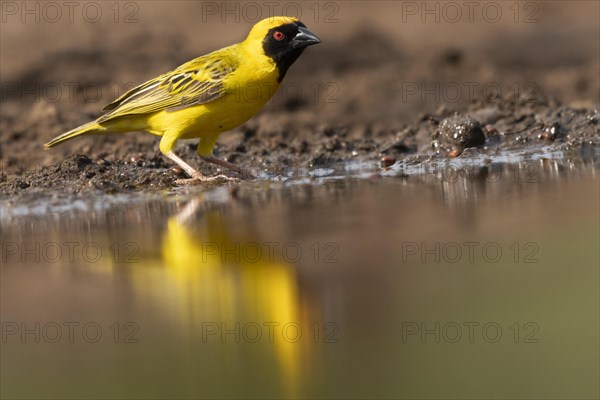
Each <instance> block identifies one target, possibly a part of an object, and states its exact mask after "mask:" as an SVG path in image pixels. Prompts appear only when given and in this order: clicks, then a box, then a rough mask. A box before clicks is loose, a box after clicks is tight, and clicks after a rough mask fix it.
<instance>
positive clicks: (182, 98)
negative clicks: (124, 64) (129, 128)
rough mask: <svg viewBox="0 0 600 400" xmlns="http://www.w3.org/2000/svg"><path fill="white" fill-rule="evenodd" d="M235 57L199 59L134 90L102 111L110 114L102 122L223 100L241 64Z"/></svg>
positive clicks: (218, 55)
mask: <svg viewBox="0 0 600 400" xmlns="http://www.w3.org/2000/svg"><path fill="white" fill-rule="evenodd" d="M223 50H226V49H223ZM231 54H232V52H223V51H222V50H221V51H218V52H214V53H211V54H208V55H206V56H203V57H199V58H196V59H195V60H192V61H190V62H188V63H185V64H183V65H182V66H180V67H178V68H177V69H175V70H173V71H171V72H168V73H166V74H163V75H161V76H159V77H158V78H155V79H152V80H150V81H148V82H146V83H144V84H142V85H140V86H138V87H136V88H134V89H131V90H130V91H129V92H127V93H125V94H124V95H123V96H121V97H119V98H118V99H117V100H115V101H114V102H112V103H110V104H109V105H107V106H106V107H104V108H103V109H102V111H105V112H107V114H105V115H103V116H102V117H100V119H99V120H98V121H99V122H104V121H107V120H111V119H115V118H119V117H123V116H128V115H138V114H148V113H153V112H156V111H161V110H166V111H175V110H180V109H182V108H186V107H190V106H194V105H199V104H205V103H208V102H211V101H213V100H216V99H218V98H220V97H221V96H223V94H224V93H225V84H224V79H225V78H226V77H227V76H228V75H229V74H231V73H232V72H234V71H235V70H236V69H237V67H238V65H239V62H238V60H237V59H236V58H235V57H232V56H231Z"/></svg>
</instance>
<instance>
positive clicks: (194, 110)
mask: <svg viewBox="0 0 600 400" xmlns="http://www.w3.org/2000/svg"><path fill="white" fill-rule="evenodd" d="M236 51H240V52H241V53H242V54H241V55H242V59H243V60H244V62H242V63H241V65H240V66H239V67H238V68H237V69H236V70H235V71H234V72H232V73H231V74H230V75H229V76H227V77H226V78H225V79H224V83H225V94H224V95H223V96H222V97H220V98H219V99H217V100H214V101H212V102H209V103H206V104H201V105H198V106H190V107H186V108H183V109H179V110H175V111H168V110H163V111H159V112H157V113H155V114H154V115H152V116H151V117H150V118H148V121H147V124H148V128H147V129H148V131H150V132H151V133H154V134H156V135H159V136H163V135H166V134H169V133H172V134H175V135H176V136H177V138H178V139H192V138H201V137H203V136H209V135H215V134H219V133H222V132H225V131H228V130H231V129H233V128H235V127H237V126H239V125H241V124H243V123H244V122H246V121H248V120H249V119H250V118H252V117H253V116H254V115H255V114H256V113H258V112H259V111H260V110H261V108H263V107H264V105H265V104H266V103H267V102H268V101H269V100H270V99H271V98H272V97H273V95H274V94H275V92H276V91H277V89H278V88H279V86H280V83H279V82H278V77H279V71H278V70H277V67H276V65H275V63H274V62H273V61H272V60H271V59H270V58H268V57H265V56H264V55H262V54H260V55H257V54H243V53H248V52H249V51H250V52H251V51H253V49H240V48H238V49H236Z"/></svg>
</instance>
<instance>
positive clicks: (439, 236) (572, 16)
mask: <svg viewBox="0 0 600 400" xmlns="http://www.w3.org/2000/svg"><path fill="white" fill-rule="evenodd" d="M0 4H1V7H2V24H1V33H2V34H1V35H0V47H1V51H2V57H1V58H0V81H1V82H2V88H1V89H2V93H1V101H2V103H1V104H2V109H1V111H0V161H1V162H2V165H3V167H4V168H8V169H9V170H10V173H15V171H17V172H16V174H17V175H18V174H20V173H21V172H20V170H19V169H18V168H17V169H14V168H13V167H14V165H19V166H20V167H19V168H23V169H25V170H27V169H29V170H31V169H32V168H36V166H40V165H41V166H48V165H53V164H57V163H60V162H62V160H63V158H64V157H65V156H68V155H72V154H89V155H90V157H92V158H93V160H94V163H100V164H99V165H100V167H98V168H101V165H102V164H101V160H103V159H107V160H109V161H114V160H119V159H126V160H129V158H130V157H131V155H132V154H133V153H137V152H144V153H148V154H150V153H152V152H156V151H157V150H156V139H155V138H154V137H151V136H150V135H140V134H137V135H136V134H133V135H125V136H122V137H118V138H114V137H109V138H97V139H94V141H92V140H91V139H89V138H86V139H82V140H81V141H74V142H72V143H71V142H70V143H68V144H66V145H65V146H64V147H61V148H59V149H57V150H56V151H53V152H43V151H41V150H40V146H41V143H43V142H45V141H47V140H48V139H50V138H51V137H53V136H54V135H56V134H59V133H61V132H63V131H65V130H67V129H69V128H71V127H73V126H76V125H77V124H80V123H83V122H85V121H87V120H89V119H91V118H95V117H97V116H98V115H99V114H100V109H101V108H102V106H103V105H105V104H107V103H108V102H110V101H111V100H113V99H114V98H115V97H117V96H118V95H120V94H122V93H124V92H125V91H126V90H127V89H129V88H131V87H133V86H135V85H137V84H140V83H142V82H144V81H145V80H147V79H150V78H152V77H154V76H156V75H158V74H161V73H163V72H165V71H167V70H170V69H172V68H174V67H176V66H177V65H179V64H181V63H182V62H185V61H187V60H189V59H192V58H194V57H197V56H199V55H202V54H205V53H206V52H209V51H212V50H215V49H218V48H221V47H223V46H226V45H229V44H232V43H235V42H238V41H240V40H242V39H243V38H244V37H245V35H246V34H247V32H248V31H249V29H250V28H251V26H252V25H253V24H254V23H255V22H257V21H258V20H260V19H261V18H263V17H267V16H268V15H270V14H274V15H279V14H289V15H292V16H299V17H301V19H302V21H303V22H304V23H305V24H306V25H307V26H308V27H309V28H310V29H311V30H312V31H314V32H315V33H316V34H317V35H319V36H320V37H321V39H322V41H323V43H322V44H321V45H319V46H314V47H311V48H310V49H308V50H307V51H306V52H305V54H304V55H303V56H302V57H301V58H300V59H299V61H298V62H297V63H296V64H295V65H294V66H293V67H292V68H291V70H290V72H289V73H288V75H287V76H286V81H285V84H284V85H283V88H282V91H280V92H279V93H278V94H277V95H276V96H275V99H274V100H273V101H272V102H271V103H270V104H268V106H267V107H266V108H265V110H264V111H262V112H261V113H260V114H259V115H258V116H257V117H256V118H255V119H253V120H251V121H250V122H248V123H247V124H245V125H244V126H243V127H240V128H238V129H236V130H234V131H233V133H231V134H230V135H227V137H224V138H223V144H222V146H224V147H220V148H219V149H221V150H223V149H225V150H229V149H230V148H235V146H237V145H238V142H240V141H243V138H244V137H245V136H247V132H248V131H254V130H255V131H256V137H255V138H256V142H255V145H256V146H258V150H256V149H255V150H252V149H249V150H248V151H247V153H250V155H251V156H252V157H255V158H250V156H248V158H242V161H243V162H247V163H249V165H256V164H258V163H259V160H261V158H259V157H258V156H256V154H259V155H260V156H261V157H265V158H268V157H269V154H271V153H272V154H279V153H276V152H275V150H273V149H271V147H269V146H271V144H270V143H271V142H270V140H271V139H269V138H270V137H272V136H275V137H281V134H282V132H283V133H285V132H288V133H290V132H291V134H290V135H291V137H294V135H296V134H297V135H299V137H302V138H303V140H306V141H307V142H308V144H309V145H310V146H313V145H314V143H316V145H315V146H317V147H318V146H320V145H321V143H325V144H326V145H328V143H329V142H325V141H328V140H331V141H333V139H332V137H330V136H331V135H334V136H333V138H337V137H338V136H335V135H338V133H337V132H338V131H337V130H336V129H345V130H347V131H349V132H350V134H351V135H352V134H353V135H356V136H357V137H362V136H365V135H367V132H376V133H377V135H379V136H377V135H375V136H374V137H373V141H375V142H382V141H384V142H385V143H387V141H390V140H391V141H393V140H395V139H394V138H395V137H397V136H401V134H402V132H405V131H410V130H411V129H413V128H414V127H415V126H418V127H419V128H414V130H415V131H416V132H418V133H417V134H416V135H415V139H414V140H415V142H416V145H415V149H418V154H417V156H419V157H420V156H422V157H429V154H430V152H429V151H430V149H431V129H429V128H427V129H425V128H422V129H421V126H424V124H425V123H427V124H428V123H429V122H427V121H426V120H428V118H429V117H430V116H431V115H432V114H433V115H435V116H447V115H451V114H452V113H453V112H454V111H458V112H464V111H465V110H474V107H476V109H477V110H478V111H479V114H478V115H479V116H485V115H488V114H490V111H489V110H490V108H493V109H494V110H495V111H494V113H495V114H497V115H499V116H500V117H497V118H504V119H503V121H505V122H504V123H505V124H507V125H508V126H510V125H511V124H515V125H517V124H521V125H525V128H523V129H528V131H527V135H525V134H523V135H521V132H514V133H512V134H511V135H512V136H511V135H507V137H509V136H510V138H511V140H513V139H514V143H516V144H518V145H519V146H521V147H519V148H517V151H511V152H508V151H507V152H505V151H504V150H505V149H504V148H501V149H499V150H498V151H495V150H494V149H493V148H492V150H490V151H489V152H488V153H485V154H484V153H482V154H478V153H476V154H475V155H474V156H473V157H471V158H465V159H462V158H457V159H455V160H447V159H445V158H444V159H441V158H435V157H433V158H431V159H429V158H427V159H428V161H429V163H428V164H427V165H426V168H425V167H422V166H421V165H420V164H419V165H417V164H416V162H414V160H411V159H409V158H406V159H405V158H401V159H399V162H398V163H396V164H394V166H392V167H391V168H387V169H382V168H380V165H379V163H378V161H379V156H377V157H376V158H368V159H367V158H365V159H358V160H355V161H354V162H350V163H345V164H343V165H341V166H340V165H338V164H336V165H315V163H314V162H312V161H310V159H308V160H309V161H307V162H306V164H302V166H303V167H305V168H306V169H302V170H300V171H296V174H297V173H298V172H300V177H298V176H296V175H294V179H291V178H289V176H288V175H286V174H285V173H284V174H283V175H281V176H279V175H278V176H276V177H273V176H270V177H269V179H265V180H261V181H259V182H254V183H247V184H241V185H239V186H238V187H235V188H229V187H222V188H216V189H214V190H208V189H207V190H204V189H202V188H200V189H195V190H182V189H168V190H167V189H165V190H161V191H152V192H132V193H119V194H112V195H111V194H106V193H98V192H94V191H92V192H90V193H87V192H86V193H83V194H81V193H74V194H73V193H71V191H69V190H68V186H69V185H70V184H71V183H73V182H75V183H76V184H77V186H76V187H77V188H78V189H77V191H79V190H80V189H79V187H80V186H79V185H81V184H82V183H81V182H84V183H85V184H86V185H87V181H88V180H91V179H92V178H91V176H87V175H86V172H85V171H88V170H84V171H83V172H81V171H82V170H80V169H77V168H76V167H77V166H75V167H73V171H72V173H73V174H74V176H76V177H77V178H76V180H75V179H74V181H73V182H70V181H68V182H67V183H65V186H66V187H67V188H66V189H64V190H63V189H60V190H46V191H45V192H35V191H33V192H32V195H31V196H29V197H18V196H14V197H11V196H6V195H3V199H2V208H1V211H2V212H1V216H0V221H1V223H2V239H1V246H2V247H1V248H2V260H1V261H2V267H1V270H0V272H1V279H0V285H1V300H2V301H1V304H0V310H1V315H2V327H1V334H2V335H1V339H2V342H1V346H2V351H1V355H0V362H1V364H0V365H1V378H2V379H1V381H2V385H1V386H2V388H1V390H2V397H3V398H100V397H101V398H344V399H346V398H365V397H368V398H411V399H413V398H478V399H479V398H556V399H559V398H560V399H562V398H590V399H592V398H598V396H599V395H600V393H599V387H598V376H599V375H600V367H599V361H598V360H599V357H598V355H599V341H598V338H599V331H598V329H599V317H598V316H599V315H600V312H599V311H600V310H599V296H600V289H599V285H600V281H599V271H598V265H599V262H600V259H599V253H598V243H599V239H600V237H599V235H600V232H599V229H598V228H599V226H598V221H599V219H600V212H599V209H598V204H599V201H600V199H599V194H600V190H599V181H598V148H597V146H594V143H596V144H597V137H598V128H597V123H598V114H597V111H594V110H597V108H598V104H600V80H599V79H598V70H599V69H600V57H599V55H600V37H599V32H600V28H599V24H600V20H599V18H598V15H600V5H599V3H598V2H593V1H569V2H560V1H547V2H538V1H523V2H516V1H515V2H512V1H495V2H494V1H489V2H487V1H485V2H475V4H473V3H470V2H460V1H459V2H445V1H431V2H421V1H419V2H412V1H398V2H390V1H369V2H366V1H364V2H362V1H322V2H316V1H315V2H312V1H306V2H304V1H303V2H260V1H259V2H222V1H217V2H195V1H120V2H104V1H96V2H94V1H91V2H72V3H69V4H72V5H69V6H67V5H65V4H63V3H62V2H35V1H33V2H21V1H18V2H11V1H2V3H0ZM71 7H72V8H71ZM270 11H272V13H271V12H270ZM457 88H458V91H457ZM286 90H287V91H286ZM523 99H525V100H527V99H532V100H534V103H535V104H534V105H533V106H531V107H529V106H527V107H523V108H519V107H521V103H520V102H522V101H523ZM525 103H526V102H525ZM515 104H517V106H515ZM565 109H569V110H571V111H563V110H565ZM482 110H483V111H482ZM573 110H575V111H573ZM486 113H487V114H486ZM485 118H488V117H485ZM485 118H484V119H485ZM553 118H562V119H561V121H562V123H563V124H565V126H568V127H569V129H571V130H572V131H571V132H583V133H581V135H580V136H577V135H578V134H579V133H577V134H575V133H572V136H568V135H565V137H564V138H562V139H561V140H559V141H558V142H560V143H557V144H556V145H548V143H545V142H535V143H533V145H534V147H522V146H524V145H525V144H527V145H531V144H532V143H531V142H527V140H525V139H523V137H526V138H534V137H537V136H538V135H539V133H540V132H541V131H543V129H545V128H544V127H545V125H544V124H545V123H546V122H547V120H548V121H552V120H553ZM594 118H595V119H594ZM530 120H531V121H532V122H531V123H530ZM569 121H571V122H569ZM582 121H583V122H582ZM594 121H595V122H594ZM584 122H585V123H584ZM536 123H540V124H541V125H540V126H541V128H539V127H538V125H536ZM421 124H423V125H421ZM569 124H570V125H569ZM521 125H519V126H521ZM427 126H428V127H429V125H427ZM340 127H342V128H340ZM534 128H535V129H537V130H535V129H534ZM328 129H332V130H333V132H334V133H332V134H331V135H330V134H328V133H327V132H329V131H328ZM540 129H541V130H540ZM578 129H580V130H578ZM486 132H487V131H486ZM519 135H521V136H519ZM528 135H529V136H528ZM586 135H587V136H586ZM224 136H225V135H224ZM578 138H580V139H581V138H583V139H585V140H583V139H582V140H581V141H580V142H577V146H575V145H573V144H572V141H573V140H577V139H578ZM590 138H591V139H590ZM594 138H595V140H596V142H593V141H590V140H592V139H594ZM286 140H287V139H285V137H284V139H279V141H286ZM289 140H290V141H292V140H295V139H289ZM536 140H537V139H536ZM322 141H323V142H322ZM588 141H590V143H591V144H589V145H588V144H586V143H588ZM582 142H585V143H583V144H582ZM274 143H275V144H274V146H277V145H278V143H279V142H277V141H275V142H274ZM403 143H404V142H403ZM511 143H512V142H511ZM540 143H541V144H540ZM263 144H264V146H265V148H264V149H261V148H260V146H262V145H263ZM584 144H585V146H584ZM184 146H185V145H181V146H180V149H181V150H182V151H184V150H185V149H186V147H184ZM228 146H231V147H228ZM553 146H554V147H553ZM376 149H377V150H374V154H379V153H378V152H379V147H377V148H376ZM261 151H262V153H261ZM289 151H290V152H291V153H290V154H291V155H290V154H288V157H290V158H293V157H294V156H295V154H294V153H293V151H292V150H289ZM340 151H341V150H340ZM352 151H353V150H352V149H348V154H351V152H352ZM402 151H403V150H402ZM415 151H416V150H415ZM193 152H194V150H188V153H189V154H193ZM371 156H372V154H370V155H369V157H371ZM240 157H244V156H243V155H240ZM298 157H300V155H298ZM402 157H404V155H402ZM68 167H69V168H70V167H72V166H70V164H69V165H68ZM127 171H128V170H124V172H123V173H127ZM88 172H89V171H88ZM5 173H6V175H10V173H8V172H6V170H5V171H3V180H5V179H6V176H5V175H4V174H5ZM119 173H121V171H119ZM40 174H41V175H43V174H44V172H43V171H42V172H40ZM115 175H116V174H115ZM290 176H291V175H290ZM288 178H289V179H288ZM74 186H75V185H74ZM84 187H88V186H84ZM82 191H83V190H82Z"/></svg>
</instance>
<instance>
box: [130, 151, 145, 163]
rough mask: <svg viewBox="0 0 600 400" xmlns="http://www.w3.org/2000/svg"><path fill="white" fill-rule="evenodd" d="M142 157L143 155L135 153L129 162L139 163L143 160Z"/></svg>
mask: <svg viewBox="0 0 600 400" xmlns="http://www.w3.org/2000/svg"><path fill="white" fill-rule="evenodd" d="M144 157H145V156H144V154H143V153H136V154H134V155H132V156H131V157H130V158H129V161H131V162H132V163H136V162H138V161H140V160H141V159H143V158H144Z"/></svg>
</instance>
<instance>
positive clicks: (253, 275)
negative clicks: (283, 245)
mask: <svg viewBox="0 0 600 400" xmlns="http://www.w3.org/2000/svg"><path fill="white" fill-rule="evenodd" d="M201 204H202V199H201V198H199V199H194V200H192V201H191V202H190V203H189V204H188V205H187V206H186V207H185V208H184V210H182V211H181V212H180V213H179V214H178V215H176V216H175V217H172V218H170V219H169V220H168V223H167V230H166V232H165V234H164V236H163V240H162V253H163V260H164V264H165V266H166V269H167V276H168V277H169V278H171V279H172V282H170V284H168V285H166V286H165V287H168V288H169V289H170V290H173V291H176V293H172V295H171V296H168V297H169V298H171V299H177V298H180V299H181V300H182V301H181V302H180V304H177V305H175V306H176V307H179V310H180V311H181V315H180V317H181V321H180V322H181V324H182V326H187V327H188V329H190V330H191V331H193V332H195V334H196V335H199V334H201V335H204V336H202V339H203V340H208V339H210V341H212V342H213V343H214V342H218V343H221V342H225V343H231V342H232V341H234V337H233V336H232V335H229V336H227V335H226V337H225V338H223V337H222V336H221V334H223V331H224V330H225V329H228V330H230V331H231V330H237V331H238V334H239V333H240V331H241V336H242V337H241V341H242V342H244V341H251V342H252V343H255V342H253V340H255V337H256V330H255V329H254V327H256V326H257V325H258V326H259V327H260V328H261V330H262V337H261V338H260V340H259V341H257V342H256V345H257V348H259V347H258V346H261V345H262V346H267V348H268V347H270V348H273V349H274V351H275V353H276V358H277V360H278V363H279V365H280V370H281V375H282V377H283V380H284V389H285V391H286V392H288V393H291V394H293V393H297V391H296V388H297V387H298V375H299V369H298V368H299V365H301V360H300V356H301V353H300V349H301V348H302V347H303V342H304V343H306V336H307V332H306V331H307V330H308V324H307V323H305V320H304V319H303V318H302V316H301V315H300V314H301V313H300V307H299V305H298V301H299V296H298V286H297V277H296V273H295V269H294V266H293V265H290V264H289V263H286V262H284V261H279V260H276V259H275V258H276V257H275V256H274V254H273V252H272V251H269V249H268V248H265V246H264V245H261V244H259V243H257V241H252V240H247V241H246V240H243V241H239V240H238V241H236V240H234V239H232V238H231V237H230V235H229V234H228V232H227V231H226V229H225V227H224V224H223V223H222V222H221V220H220V214H219V213H218V212H216V211H206V212H202V214H200V213H198V209H199V206H200V205H201ZM192 217H194V220H195V221H194V222H195V223H194V229H192V228H191V227H190V226H189V225H191V224H190V220H192ZM198 225H199V226H198ZM171 279H169V280H171ZM207 323H210V324H211V326H210V328H211V329H212V330H211V331H210V333H211V336H210V337H208V338H207V336H206V335H207V329H206V328H207V326H206V324H207ZM236 323H239V325H237V326H236ZM289 323H292V324H297V325H298V326H300V327H301V329H302V330H304V331H305V332H304V335H303V336H304V340H302V339H303V338H302V337H300V338H299V339H298V340H296V331H295V329H288V331H287V332H283V331H282V329H283V327H284V326H286V324H289ZM250 324H253V326H250ZM269 324H271V325H269ZM244 327H248V328H252V329H249V330H248V331H247V332H245V333H246V335H245V333H244ZM290 328H293V327H290ZM215 329H216V330H217V333H216V334H215V333H213V332H214V330H215ZM269 329H271V332H270V333H269ZM248 332H251V333H248ZM245 336H246V337H245ZM248 336H251V337H248ZM233 347H234V346H233ZM259 349H260V350H261V351H265V347H260V348H259ZM266 351H267V352H268V351H269V350H266ZM261 354H264V353H261Z"/></svg>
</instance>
